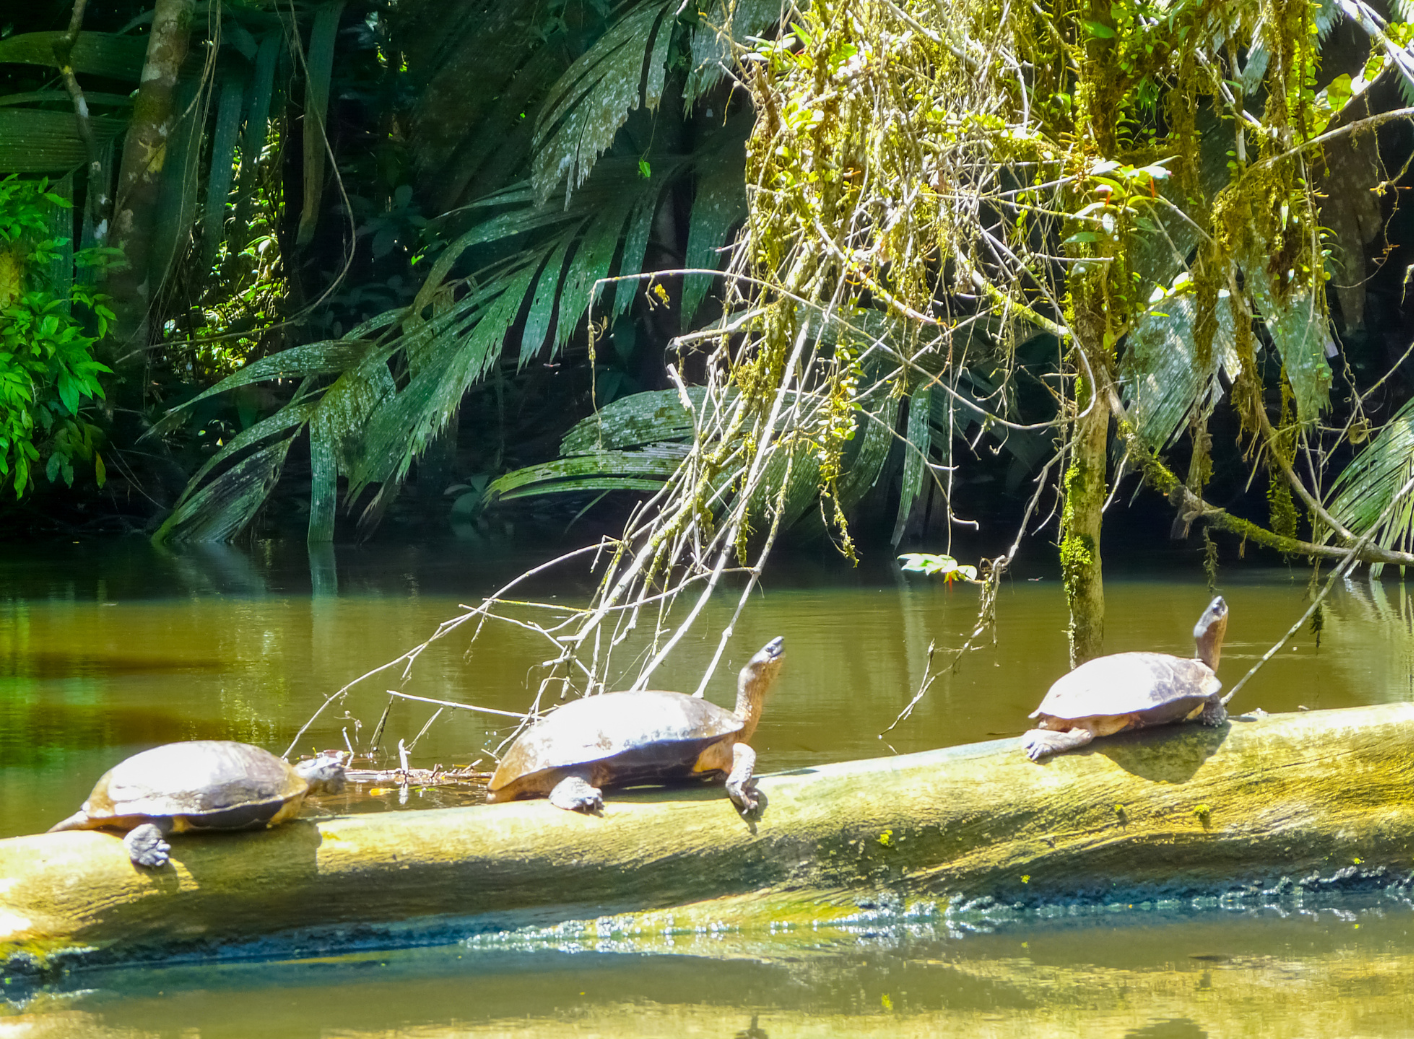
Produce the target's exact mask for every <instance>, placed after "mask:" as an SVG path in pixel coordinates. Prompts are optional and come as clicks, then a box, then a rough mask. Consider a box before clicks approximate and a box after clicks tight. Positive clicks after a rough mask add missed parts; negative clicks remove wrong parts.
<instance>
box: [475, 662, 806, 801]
mask: <svg viewBox="0 0 1414 1039" xmlns="http://www.w3.org/2000/svg"><path fill="white" fill-rule="evenodd" d="M784 646H785V640H784V639H783V638H780V637H777V638H774V639H772V640H771V641H770V642H768V643H766V645H765V646H764V647H762V649H761V650H760V652H758V653H757V654H756V655H755V656H753V657H752V658H751V659H750V660H748V661H747V662H746V666H745V667H743V668H742V669H741V673H740V675H738V677H737V695H736V709H735V710H732V711H729V710H727V709H726V708H725V707H719V706H718V705H717V704H714V703H712V702H711V701H710V700H704V699H702V698H701V697H697V696H688V695H687V694H685V693H672V692H661V691H658V690H644V691H642V692H626V693H604V694H602V695H600V696H586V697H584V698H582V699H579V700H575V701H572V702H571V703H568V704H565V705H564V706H563V707H560V708H558V709H557V710H555V711H554V712H552V713H551V714H550V715H548V716H547V717H546V718H545V719H544V720H542V721H540V722H538V723H537V724H535V725H533V726H532V727H531V728H529V729H527V730H526V731H525V732H524V733H522V734H521V735H520V737H519V738H518V739H517V740H516V741H515V743H513V744H512V745H511V749H510V750H508V751H507V752H506V756H505V757H504V758H502V759H501V762H500V765H499V766H498V767H497V769H496V772H495V775H493V776H492V777H491V782H490V784H489V785H488V786H487V795H486V799H487V801H489V802H493V803H497V802H503V801H514V800H517V799H518V798H525V797H548V798H549V799H550V803H551V804H552V805H555V806H556V807H558V808H564V809H567V810H571V811H574V810H578V811H585V812H593V811H598V810H599V809H600V808H602V807H603V805H604V802H603V797H602V789H601V788H603V787H615V786H634V785H637V784H644V783H670V782H673V781H675V780H685V779H692V778H699V777H700V778H718V777H720V776H721V775H723V774H725V775H726V777H727V781H726V786H727V796H728V797H730V798H731V799H732V801H733V803H735V804H736V806H737V807H738V808H739V809H741V810H742V811H743V812H750V811H752V810H754V809H755V808H756V806H757V803H758V802H757V798H756V796H755V794H754V792H753V791H752V790H750V789H749V785H750V782H751V775H752V770H753V769H754V768H755V766H756V752H755V751H754V750H752V749H751V747H750V746H749V745H748V744H747V742H746V741H747V740H749V739H750V738H751V735H752V733H754V732H755V731H756V724H757V722H759V721H760V720H761V705H762V703H763V702H764V701H765V699H766V694H767V693H768V692H769V691H770V688H771V684H772V683H773V682H774V681H775V679H776V675H777V673H778V672H779V671H780V669H781V658H782V655H783V652H784Z"/></svg>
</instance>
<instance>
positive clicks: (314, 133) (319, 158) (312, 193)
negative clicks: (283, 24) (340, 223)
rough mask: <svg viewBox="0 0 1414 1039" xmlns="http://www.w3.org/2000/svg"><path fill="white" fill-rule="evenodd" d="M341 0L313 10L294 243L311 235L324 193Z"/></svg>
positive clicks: (300, 241)
mask: <svg viewBox="0 0 1414 1039" xmlns="http://www.w3.org/2000/svg"><path fill="white" fill-rule="evenodd" d="M343 9H344V0H328V2H326V3H324V4H321V5H320V6H319V8H318V9H317V10H316V11H315V12H314V24H313V26H312V27H311V28H310V31H309V55H308V57H307V58H306V61H305V72H306V75H305V83H304V208H303V209H302V210H301V211H300V218H299V232H298V235H297V236H296V239H295V243H296V244H297V245H307V244H308V243H309V242H310V241H312V240H313V239H314V224H315V221H316V220H317V219H318V217H319V199H320V196H321V195H322V194H323V193H324V153H325V148H326V147H327V145H326V144H325V131H324V126H325V122H324V120H325V115H326V114H327V113H326V110H327V109H328V107H329V79H330V77H331V76H332V75H333V70H334V37H335V35H336V34H337V33H338V31H339V15H340V14H341V13H342V12H343Z"/></svg>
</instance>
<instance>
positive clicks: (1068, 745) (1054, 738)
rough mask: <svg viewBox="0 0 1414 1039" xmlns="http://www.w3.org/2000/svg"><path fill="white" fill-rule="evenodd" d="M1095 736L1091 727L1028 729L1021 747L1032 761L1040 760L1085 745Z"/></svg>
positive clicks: (1022, 739) (1022, 738)
mask: <svg viewBox="0 0 1414 1039" xmlns="http://www.w3.org/2000/svg"><path fill="white" fill-rule="evenodd" d="M1094 738H1095V734H1094V733H1093V732H1091V731H1090V730H1089V729H1080V728H1076V729H1069V730H1065V731H1059V732H1058V731H1056V730H1055V729H1028V730H1027V731H1026V733H1025V734H1024V735H1023V736H1022V737H1021V749H1022V750H1024V751H1025V752H1026V756H1027V757H1028V758H1030V759H1031V760H1032V761H1040V760H1041V759H1042V758H1043V757H1045V756H1046V755H1047V754H1059V753H1061V752H1062V751H1066V750H1074V749H1075V748H1076V747H1083V746H1085V744H1087V743H1089V742H1090V741H1091V740H1093V739H1094Z"/></svg>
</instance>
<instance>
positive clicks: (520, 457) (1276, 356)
mask: <svg viewBox="0 0 1414 1039" xmlns="http://www.w3.org/2000/svg"><path fill="white" fill-rule="evenodd" d="M10 17H11V18H12V19H13V21H12V23H11V24H10V27H9V29H8V30H6V31H4V32H3V36H0V174H6V175H11V176H13V177H14V178H15V179H13V180H10V181H6V182H5V183H6V184H7V185H12V187H10V188H8V189H7V190H8V191H10V194H9V195H6V196H4V197H5V199H6V200H7V201H5V202H4V203H3V205H4V206H5V207H7V208H5V209H4V211H3V212H0V221H3V220H13V219H15V218H14V217H13V215H12V213H13V212H20V211H21V210H20V209H17V208H16V207H17V206H20V203H19V202H11V201H8V200H10V199H12V198H13V199H18V198H20V194H18V192H20V188H18V187H14V186H13V185H31V186H33V185H38V186H37V187H27V188H25V189H24V190H26V191H29V192H31V194H33V193H34V192H38V193H39V194H38V195H35V196H34V197H36V198H42V199H44V200H46V205H47V206H48V207H49V208H48V209H45V210H43V212H42V213H41V214H40V215H41V216H42V217H43V220H42V221H41V223H42V225H43V226H40V224H35V226H34V227H31V228H30V229H29V230H27V231H25V232H24V233H23V234H17V236H12V238H11V239H9V240H8V241H9V242H11V243H12V244H11V245H9V246H8V247H5V251H3V252H0V301H3V312H4V315H5V317H4V320H5V321H6V322H8V324H7V325H6V326H5V327H20V326H18V325H16V324H15V322H16V321H19V320H20V318H17V317H14V316H12V315H14V314H18V313H20V310H18V309H16V308H18V307H30V308H31V309H33V307H36V306H41V305H43V306H48V305H49V304H48V303H43V304H41V302H31V303H22V302H15V301H17V300H19V301H23V300H26V299H29V300H32V301H34V300H37V297H36V293H48V294H49V296H48V298H50V299H52V301H53V304H54V306H55V307H57V308H60V309H62V310H63V313H64V317H63V321H64V322H66V323H65V324H64V325H63V328H65V329H71V330H72V331H71V333H63V334H66V335H70V336H71V339H70V342H71V343H72V344H82V351H81V352H83V354H84V358H86V360H84V359H80V360H77V361H76V360H72V357H73V356H76V355H74V354H73V351H74V350H75V349H78V347H75V346H72V345H71V346H65V347H63V348H62V349H61V348H60V347H59V346H55V347H53V348H52V349H50V347H48V346H45V347H43V348H42V350H41V353H42V354H43V356H42V361H43V364H42V365H40V367H42V369H43V370H42V371H40V370H39V369H38V368H36V363H37V362H33V361H31V360H29V359H27V358H26V357H24V356H22V355H23V351H10V352H7V353H4V354H3V355H0V365H4V366H5V368H4V369H3V370H2V371H0V376H4V378H5V379H8V380H10V382H9V383H6V384H7V385H9V384H13V385H16V386H22V387H24V390H23V394H28V398H27V403H26V404H24V406H23V407H21V406H19V405H16V404H12V405H11V406H10V413H9V417H7V419H6V423H7V426H6V428H7V429H9V428H10V427H12V426H13V427H15V428H16V429H18V430H19V432H18V433H12V434H10V436H11V439H10V440H9V441H8V442H9V443H10V444H11V445H17V446H12V447H11V448H8V450H13V451H16V452H18V454H16V455H15V459H16V460H15V461H14V462H13V463H12V464H11V468H10V470H9V473H8V475H7V484H6V497H7V499H9V500H10V504H8V505H7V506H6V513H5V519H6V521H7V522H8V524H9V526H10V529H11V530H12V531H15V532H19V531H31V532H32V531H35V530H49V531H64V532H66V533H70V532H72V533H97V532H116V531H133V532H136V531H141V532H145V533H149V534H155V535H156V536H158V537H159V538H164V539H165V538H169V539H186V540H224V539H230V538H237V537H247V536H254V535H256V534H261V533H266V534H268V533H283V534H286V535H289V534H291V533H295V534H297V535H298V536H304V537H306V538H308V539H309V540H310V541H311V542H314V543H320V542H327V541H330V540H333V539H336V538H339V539H343V538H349V537H369V536H379V534H380V532H381V533H382V534H383V535H384V536H386V535H388V534H389V533H392V534H393V535H395V536H410V534H411V533H412V532H417V533H418V534H425V533H427V532H429V531H438V530H445V527H446V524H448V523H451V524H453V525H454V526H455V527H456V529H458V530H459V531H461V532H462V533H463V534H464V535H465V536H469V537H486V536H487V535H488V533H490V532H494V531H496V530H498V529H501V528H502V527H503V526H504V525H506V524H508V523H519V524H521V525H522V527H523V526H524V525H525V524H526V523H536V524H540V525H541V529H553V530H554V531H555V532H556V534H557V535H558V534H560V533H561V532H564V531H565V530H567V529H568V530H569V531H570V534H571V537H572V539H573V538H575V537H578V539H579V540H583V541H588V540H592V534H593V532H595V531H596V530H597V531H608V532H610V533H611V534H612V537H610V539H609V540H608V541H607V542H606V543H605V545H604V548H603V550H602V552H600V553H599V554H598V557H599V568H598V570H597V577H598V579H599V580H600V582H601V583H600V585H599V590H598V592H597V594H596V596H595V597H594V599H593V601H592V602H591V603H590V605H589V608H588V610H587V611H586V612H583V613H578V614H574V615H572V616H571V617H570V618H569V619H568V620H564V621H562V622H561V623H560V624H559V626H558V627H553V628H552V627H550V626H546V627H545V628H544V629H543V630H544V631H545V633H546V634H547V636H548V637H550V638H552V639H553V640H554V642H555V644H556V654H555V659H554V661H553V663H552V665H551V673H550V676H549V680H550V681H551V682H552V683H564V684H567V685H569V686H572V687H574V688H577V689H580V690H584V689H587V688H593V687H595V685H596V684H597V683H599V682H602V681H603V680H604V677H605V676H606V675H608V674H609V673H610V659H611V656H612V649H613V647H615V646H616V645H618V644H620V643H621V642H622V641H623V640H624V639H625V638H627V637H628V635H629V633H630V632H632V631H635V630H639V625H640V622H642V624H644V625H645V626H646V625H647V624H648V623H649V621H650V618H651V623H652V625H653V628H652V633H651V635H650V636H649V642H650V643H651V650H650V652H649V653H648V655H647V658H646V659H647V663H646V664H645V665H644V666H643V667H642V668H641V677H640V681H646V680H647V677H648V675H649V674H651V673H652V671H653V670H654V668H655V667H656V666H657V664H658V663H659V662H660V661H661V660H662V659H664V657H665V655H666V654H667V653H668V652H669V651H670V650H671V648H672V647H673V645H675V643H676V642H677V640H678V639H679V638H681V637H682V636H683V635H684V634H685V633H686V631H688V630H689V628H690V627H691V626H692V625H693V624H694V623H695V622H696V620H697V617H698V616H699V613H700V610H701V608H702V605H703V604H704V603H705V602H706V600H707V597H708V596H709V595H711V594H712V592H713V591H714V590H715V589H716V588H718V587H719V586H720V585H721V583H722V580H723V578H724V576H725V575H727V574H728V573H738V574H744V575H745V577H744V579H740V578H736V579H734V580H740V581H741V583H740V585H739V586H738V590H739V591H740V593H741V597H740V600H739V602H740V603H741V606H739V607H738V612H739V610H740V609H741V608H743V607H744V604H745V603H746V602H747V601H748V599H749V596H750V594H751V591H752V589H753V587H754V585H755V583H756V581H757V579H758V578H759V576H760V575H761V573H762V571H763V568H764V567H765V565H766V562H767V560H768V558H769V556H770V553H771V552H772V551H773V550H774V549H775V548H776V546H777V545H778V544H780V543H781V542H782V541H783V540H793V541H795V542H797V543H800V542H808V541H811V540H812V539H813V540H814V541H816V542H818V543H819V544H821V545H825V544H832V545H833V546H834V549H835V550H837V551H838V552H839V553H840V554H841V555H842V556H843V557H845V558H855V557H856V556H857V555H858V553H860V552H889V551H892V547H893V546H899V545H902V544H904V543H905V542H910V543H914V544H918V545H919V547H922V548H925V549H929V550H934V551H950V552H952V553H954V554H956V555H958V557H959V558H962V559H964V561H966V562H971V563H975V564H976V565H977V566H978V569H979V579H980V580H981V581H982V582H983V583H984V589H983V611H982V612H983V618H982V620H983V622H984V623H983V625H981V626H979V631H980V630H981V629H982V628H983V627H985V620H986V618H987V615H988V612H989V610H990V603H991V596H992V595H994V593H995V590H996V588H997V586H998V582H999V581H1000V580H1001V577H1002V575H1003V573H1004V572H1005V571H1006V569H1007V567H1008V566H1009V565H1011V564H1012V562H1013V561H1014V559H1015V556H1016V553H1017V552H1018V551H1019V549H1020V547H1021V546H1022V545H1023V544H1024V543H1027V539H1030V543H1031V544H1032V545H1034V546H1036V547H1035V548H1034V549H1029V550H1028V551H1034V552H1035V554H1036V555H1038V556H1046V557H1048V558H1051V559H1054V561H1055V563H1056V565H1057V566H1058V568H1059V570H1060V572H1061V574H1062V576H1063V578H1064V580H1065V583H1066V588H1067V592H1068V595H1069V597H1070V602H1071V616H1072V622H1071V638H1072V658H1073V660H1076V661H1079V660H1081V659H1085V658H1087V657H1090V656H1093V655H1094V654H1095V653H1096V652H1097V651H1098V649H1099V647H1100V645H1101V640H1102V638H1103V630H1104V629H1103V603H1104V600H1103V566H1102V561H1103V551H1104V549H1103V539H1102V536H1101V535H1102V529H1103V528H1105V527H1106V526H1107V524H1106V523H1105V520H1106V519H1107V518H1108V519H1109V520H1110V524H1109V525H1111V526H1112V524H1113V522H1114V515H1115V510H1117V509H1122V508H1123V507H1124V503H1125V502H1126V501H1127V500H1130V499H1137V500H1138V501H1139V502H1140V505H1139V507H1140V508H1141V509H1148V510H1149V512H1148V515H1149V516H1150V522H1149V523H1148V524H1147V526H1145V527H1143V528H1142V530H1143V533H1144V536H1145V537H1149V538H1154V539H1162V538H1167V537H1168V536H1170V535H1171V536H1172V537H1174V538H1177V539H1193V540H1192V543H1193V544H1195V545H1197V546H1199V549H1198V550H1196V551H1195V553H1194V555H1195V559H1196V558H1202V559H1205V560H1206V563H1207V565H1208V567H1209V569H1210V572H1211V571H1212V568H1214V567H1215V566H1216V565H1217V564H1218V563H1219V562H1220V561H1224V560H1226V561H1232V560H1235V559H1237V558H1239V557H1241V556H1242V555H1243V554H1244V553H1245V551H1246V550H1247V548H1248V546H1250V545H1259V546H1263V547H1264V549H1271V550H1275V551H1277V552H1280V553H1282V554H1283V555H1285V556H1287V557H1290V558H1297V559H1305V558H1311V559H1322V558H1327V559H1329V558H1345V557H1348V556H1354V557H1356V558H1358V559H1360V560H1362V561H1364V562H1367V563H1370V564H1374V565H1379V564H1382V563H1385V564H1390V563H1392V564H1398V565H1400V566H1403V565H1405V564H1407V563H1409V562H1411V561H1414V555H1411V554H1410V550H1411V548H1414V544H1411V536H1412V535H1414V505H1411V504H1410V503H1411V501H1414V499H1411V498H1410V497H1409V482H1410V481H1409V476H1410V473H1411V471H1414V470H1411V463H1410V437H1411V432H1410V423H1411V421H1414V412H1411V410H1410V407H1409V401H1410V399H1411V396H1414V382H1411V381H1410V378H1409V375H1408V371H1407V364H1408V357H1409V351H1410V343H1409V334H1408V332H1407V331H1406V329H1405V325H1404V320H1403V312H1404V308H1405V306H1406V302H1405V287H1406V284H1405V283H1406V281H1407V279H1406V278H1405V268H1406V266H1407V264H1406V263H1405V262H1404V259H1403V255H1404V254H1403V250H1404V248H1405V247H1406V243H1407V242H1408V241H1409V240H1410V232H1411V230H1414V228H1411V227H1410V226H1409V222H1408V217H1407V215H1406V213H1405V212H1404V210H1402V209H1401V207H1400V206H1399V201H1400V197H1399V196H1400V192H1399V188H1400V187H1401V186H1405V182H1406V181H1407V179H1408V164H1409V160H1410V158H1411V156H1414V136H1411V134H1410V132H1409V128H1408V117H1409V116H1410V115H1411V114H1412V113H1414V108H1412V107H1411V106H1410V104H1409V100H1408V98H1410V97H1414V90H1411V89H1410V87H1409V83H1410V81H1411V77H1414V59H1412V58H1411V57H1410V53H1409V51H1408V50H1407V44H1408V42H1409V40H1410V39H1411V37H1414V27H1411V23H1410V22H1408V21H1406V20H1405V12H1404V11H1403V8H1402V7H1399V6H1398V5H1395V6H1394V7H1392V8H1386V7H1381V6H1378V5H1372V4H1370V3H1366V2H1364V0H1324V2H1320V3H1312V2H1309V0H1263V2H1261V3H1237V2H1221V0H1206V2H1182V0H1174V2H1169V3H1160V2H1135V0H1119V2H1114V3H1103V4H1099V3H1083V4H1078V5H1064V4H1052V5H1041V6H1036V5H1032V6H1029V7H1023V6H1020V5H1006V4H1003V5H1000V6H999V5H996V4H989V3H981V2H978V0H954V2H950V3H945V4H941V5H939V4H920V3H912V2H907V0H900V2H891V0H881V2H878V3H863V4H861V3H842V2H828V0H817V2H815V3H812V4H804V3H800V4H794V5H791V4H786V5H784V6H783V5H782V4H781V3H779V2H778V0H769V2H768V0H735V2H730V3H728V2H723V0H710V2H709V0H700V2H697V3H687V4H684V3H680V2H677V0H672V2H670V0H634V2H623V3H617V4H611V3H603V2H595V0H583V2H580V0H556V2H551V3H546V4H543V5H540V4H502V3H493V2H490V0H461V2H457V3H454V4H450V5H448V4H445V3H432V2H411V3H408V2H403V3H398V4H392V3H381V2H374V0H361V2H344V0H333V2H326V3H320V4H295V5H292V6H290V7H288V8H286V7H277V6H273V5H265V4H261V3H218V4H214V5H196V4H195V3H194V2H192V0H157V2H155V3H153V4H147V3H123V2H119V3H113V4H107V5H103V6H99V5H94V6H93V7H91V8H89V7H86V5H85V3H84V2H83V0H78V2H77V3H76V4H74V5H73V6H70V5H67V4H65V5H62V6H60V5H45V6H37V7H33V8H31V9H27V10H26V11H25V12H23V13H16V14H14V15H12V16H10ZM46 178H47V179H46ZM26 197H28V196H26ZM44 221H47V222H44ZM5 226H9V225H8V224H6V225H5ZM15 243H18V244H15ZM0 245H3V243H0ZM70 249H76V250H77V252H76V253H75V255H92V256H97V257H101V258H103V260H104V263H105V265H106V266H105V268H104V276H103V277H102V278H101V279H100V278H97V277H95V276H94V275H93V274H92V273H85V272H91V271H92V270H93V268H91V267H85V268H75V267H74V266H73V264H72V262H71V261H70V260H69V259H68V257H69V255H70V253H69V252H67V251H66V250H70ZM95 250H96V251H95ZM7 263H8V265H9V266H8V267H7V266H6V264H7ZM61 268H62V270H61ZM7 270H9V271H12V272H13V273H12V274H9V275H6V274H5V272H6V271H7ZM55 272H59V273H57V274H56V273H55ZM7 278H8V279H9V280H8V282H7V281H6V279H7ZM46 278H47V279H49V280H48V281H43V279H46ZM56 279H57V280H56ZM6 284H11V285H13V286H15V288H14V290H13V291H10V293H9V295H4V293H5V292H6V291H7V290H6V288H5V285H6ZM76 293H77V295H76ZM26 313H28V311H26ZM42 320H45V319H41V321H42ZM55 321H56V324H55V329H56V330H57V329H59V324H58V321H59V319H58V318H57V317H56V318H55ZM56 334H57V333H56ZM33 348H34V347H32V349H33ZM66 351H67V352H66ZM41 353H35V354H34V355H33V356H35V357H39V356H41ZM66 358H69V359H68V360H66ZM75 365H77V367H75ZM66 366H67V367H66ZM66 380H67V381H66ZM75 380H78V381H75ZM66 386H67V387H68V390H67V391H66V390H65V387H66ZM23 394H22V396H23ZM55 396H57V401H51V400H50V398H52V397H55ZM45 401H49V403H45ZM46 415H47V416H49V418H47V419H46V418H45V416H46ZM26 416H28V417H26ZM46 423H48V424H46ZM74 431H78V432H77V433H76V432H74ZM21 459H23V460H24V461H23V462H21ZM54 459H59V461H57V462H55V461H54ZM21 466H23V468H21ZM41 470H42V471H43V475H44V478H43V479H39V478H37V477H35V476H34V474H36V473H38V472H39V471H41ZM1107 508H1108V509H1109V510H1110V511H1108V512H1107V511H1106V510H1107ZM1160 514H1162V516H1163V519H1162V521H1161V522H1156V521H1154V519H1153V517H1156V516H1159V515H1160ZM959 546H963V548H965V549H966V551H965V552H964V551H962V549H961V548H959ZM1052 546H1054V547H1052ZM586 558H587V557H586ZM684 593H686V594H687V596H688V598H687V599H685V600H683V603H682V604H681V605H680V606H679V608H678V609H677V610H673V609H672V608H673V607H674V606H675V605H678V603H677V600H678V599H679V597H680V596H681V595H683V594H684ZM645 611H646V612H645ZM731 631H732V624H731V623H729V624H728V625H727V626H726V628H725V629H724V631H723V632H722V633H721V639H720V642H719V650H718V657H719V658H720V655H721V651H722V648H724V647H725V645H726V640H727V637H728V636H729V635H730V633H731ZM703 682H704V684H705V682H706V677H705V676H704V679H703Z"/></svg>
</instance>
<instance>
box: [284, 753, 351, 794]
mask: <svg viewBox="0 0 1414 1039" xmlns="http://www.w3.org/2000/svg"><path fill="white" fill-rule="evenodd" d="M346 756H347V755H346V754H345V753H344V752H343V751H342V750H326V751H321V752H320V753H318V754H316V755H315V756H314V757H312V758H310V759H308V760H307V761H301V762H299V763H297V764H296V765H295V766H294V769H295V774H296V775H298V776H299V777H300V778H301V779H303V780H304V781H305V782H306V783H308V784H309V792H310V793H311V794H337V793H338V792H339V791H340V790H342V789H344V758H345V757H346Z"/></svg>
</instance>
